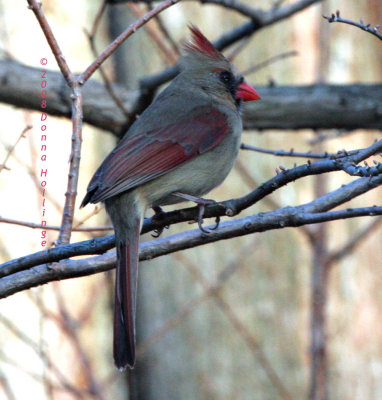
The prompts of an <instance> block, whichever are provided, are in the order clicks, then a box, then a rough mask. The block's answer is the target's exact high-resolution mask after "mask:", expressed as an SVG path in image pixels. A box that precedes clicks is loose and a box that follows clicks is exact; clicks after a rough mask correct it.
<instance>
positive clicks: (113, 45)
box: [78, 0, 180, 85]
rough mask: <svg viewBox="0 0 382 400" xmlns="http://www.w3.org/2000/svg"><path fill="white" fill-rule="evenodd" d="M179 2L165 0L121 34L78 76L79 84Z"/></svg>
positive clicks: (177, 0) (176, 0)
mask: <svg viewBox="0 0 382 400" xmlns="http://www.w3.org/2000/svg"><path fill="white" fill-rule="evenodd" d="M179 1H180V0H165V1H164V2H162V3H161V4H159V5H158V6H156V7H155V8H154V9H153V10H151V11H149V12H148V13H147V14H145V15H144V16H143V17H142V18H140V19H139V20H138V21H135V22H134V23H133V24H131V25H130V26H129V27H128V28H127V29H126V30H125V31H124V32H122V33H121V34H120V35H119V36H118V37H117V38H116V39H115V40H114V41H113V42H112V43H111V44H109V46H107V47H106V48H105V49H104V50H103V51H102V53H100V54H99V56H98V57H97V58H96V59H95V60H94V61H93V62H92V63H91V64H90V65H89V66H88V67H87V68H86V70H85V71H84V72H83V73H82V74H81V75H80V76H79V79H78V81H79V83H80V84H81V85H83V84H84V83H85V82H86V81H87V80H88V79H89V78H90V77H91V76H92V75H93V73H94V72H95V71H96V70H97V69H98V67H99V66H100V65H101V64H102V63H103V62H104V61H105V60H106V59H107V58H108V57H109V56H110V54H112V53H113V52H114V51H115V50H116V49H117V48H118V47H119V45H121V44H122V43H123V42H124V41H125V40H126V39H127V38H128V37H129V36H131V35H132V34H133V33H135V32H136V31H137V30H138V29H139V28H140V27H141V26H143V25H144V24H146V22H147V21H149V20H150V19H151V18H154V17H155V16H156V15H157V14H159V13H160V12H162V11H164V10H165V9H166V8H169V7H171V6H173V5H174V4H176V3H178V2H179Z"/></svg>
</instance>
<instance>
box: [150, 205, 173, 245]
mask: <svg viewBox="0 0 382 400" xmlns="http://www.w3.org/2000/svg"><path fill="white" fill-rule="evenodd" d="M153 210H154V212H155V214H154V215H153V216H152V219H153V220H156V221H160V220H161V218H163V216H164V215H165V214H166V213H165V212H164V211H163V209H162V207H159V206H155V207H153ZM169 227H170V226H169V225H166V226H162V227H161V228H158V229H155V230H154V233H152V234H151V236H152V237H154V238H158V237H159V236H160V235H161V234H162V233H163V231H164V230H165V229H168V228H169Z"/></svg>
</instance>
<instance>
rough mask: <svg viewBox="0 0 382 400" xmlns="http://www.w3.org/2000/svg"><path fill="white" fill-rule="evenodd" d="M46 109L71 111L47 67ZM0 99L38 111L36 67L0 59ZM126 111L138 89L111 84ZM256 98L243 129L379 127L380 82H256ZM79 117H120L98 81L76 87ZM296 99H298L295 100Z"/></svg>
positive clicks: (107, 121) (106, 123)
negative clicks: (79, 99)
mask: <svg viewBox="0 0 382 400" xmlns="http://www.w3.org/2000/svg"><path fill="white" fill-rule="evenodd" d="M46 76H47V81H48V82H49V98H48V100H49V101H48V102H47V108H46V112H47V113H48V114H50V115H56V116H60V117H66V118H70V117H71V99H70V89H69V88H68V87H67V86H66V85H65V81H64V80H63V78H62V75H61V74H60V73H59V72H54V71H49V70H48V71H47V74H46ZM0 83H1V91H0V102H3V103H5V104H10V105H14V106H16V107H22V108H27V109H32V110H38V111H41V109H40V106H41V96H40V92H39V91H38V88H39V87H40V83H41V70H40V69H38V68H32V67H27V66H25V65H23V64H20V63H18V62H16V61H13V60H0ZM113 87H114V90H115V92H116V94H117V95H118V97H119V98H120V99H121V101H122V102H123V104H124V108H125V109H126V110H127V111H128V112H129V113H132V112H133V110H134V109H136V107H137V102H138V99H139V98H140V92H138V91H137V92H128V91H127V90H125V89H123V88H121V87H119V86H118V85H113ZM256 89H258V92H259V93H260V96H261V101H257V102H254V103H256V104H250V103H246V104H245V106H244V114H243V119H244V128H245V129H324V128H325V129H348V130H351V129H360V128H362V129H382V106H381V104H382V85H381V84H378V85H344V86H336V85H313V86H280V87H260V88H259V87H257V86H256ZM82 92H83V106H84V122H87V123H89V124H90V125H93V126H96V127H97V128H101V129H105V130H107V131H110V132H112V133H114V134H116V135H117V134H118V133H119V132H120V131H121V129H122V127H123V126H124V124H125V123H126V117H125V115H124V114H123V113H122V112H121V110H120V109H118V107H115V103H114V101H113V99H112V98H111V97H110V94H109V93H108V91H107V90H106V89H105V87H104V85H103V84H102V83H100V82H97V81H94V80H90V81H88V82H87V83H86V85H85V86H84V87H83V88H82ZM301 99H304V101H303V102H301Z"/></svg>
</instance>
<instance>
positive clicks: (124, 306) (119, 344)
mask: <svg viewBox="0 0 382 400" xmlns="http://www.w3.org/2000/svg"><path fill="white" fill-rule="evenodd" d="M106 209H107V211H108V213H109V214H110V217H111V219H112V221H113V225H114V230H115V240H116V248H117V269H116V279H115V302H114V342H113V354H114V362H115V365H116V366H117V368H119V369H120V370H123V369H125V368H126V367H127V366H129V367H130V368H133V367H134V364H135V313H136V294H137V283H138V262H139V234H140V230H141V223H142V219H143V208H142V207H141V205H140V204H139V203H138V202H137V201H136V196H135V194H134V192H132V193H129V194H123V195H121V196H118V197H114V198H111V199H109V200H107V201H106Z"/></svg>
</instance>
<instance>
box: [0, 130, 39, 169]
mask: <svg viewBox="0 0 382 400" xmlns="http://www.w3.org/2000/svg"><path fill="white" fill-rule="evenodd" d="M30 129H32V125H27V126H26V127H25V128H24V129H23V131H22V132H21V134H20V136H19V137H18V138H17V140H16V142H15V144H14V145H13V146H10V147H9V149H8V153H7V155H6V156H5V159H4V161H3V163H2V164H0V172H1V171H2V170H3V169H7V170H9V168H8V167H7V165H6V164H7V161H8V159H9V157H10V156H11V155H12V153H13V151H14V150H15V148H16V146H17V144H18V143H19V142H20V140H21V139H22V138H25V133H26V132H27V131H29V130H30Z"/></svg>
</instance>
